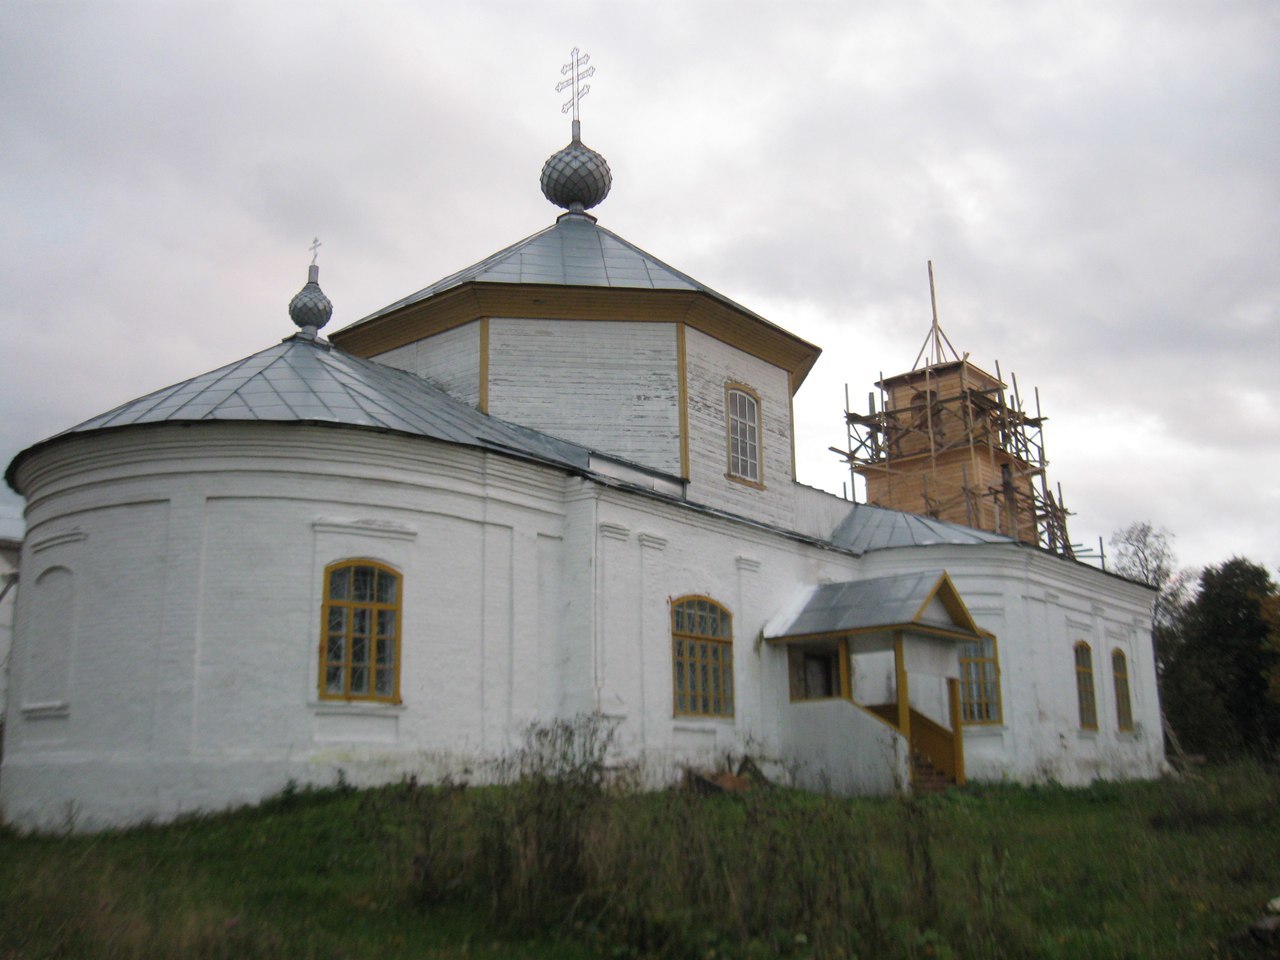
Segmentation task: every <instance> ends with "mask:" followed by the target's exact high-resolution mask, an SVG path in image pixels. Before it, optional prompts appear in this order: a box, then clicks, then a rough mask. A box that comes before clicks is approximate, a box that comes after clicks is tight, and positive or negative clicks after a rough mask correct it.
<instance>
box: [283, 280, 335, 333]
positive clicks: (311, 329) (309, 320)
mask: <svg viewBox="0 0 1280 960" xmlns="http://www.w3.org/2000/svg"><path fill="white" fill-rule="evenodd" d="M289 316H290V318H291V319H292V320H293V322H294V323H296V324H297V325H298V326H299V327H301V328H302V332H303V333H304V334H308V333H309V334H310V335H311V336H313V337H314V336H315V335H316V331H317V330H319V329H320V328H321V327H323V326H324V325H325V324H326V323H328V322H329V318H330V317H331V316H333V304H332V303H331V302H330V300H329V298H328V297H326V296H325V295H324V291H323V290H321V289H320V268H319V267H318V266H316V265H315V264H314V263H313V264H311V266H310V267H308V268H307V285H306V286H305V287H303V288H302V289H301V290H299V291H298V292H297V294H295V295H294V298H293V299H292V300H290V301H289Z"/></svg>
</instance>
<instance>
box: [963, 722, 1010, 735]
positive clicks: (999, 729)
mask: <svg viewBox="0 0 1280 960" xmlns="http://www.w3.org/2000/svg"><path fill="white" fill-rule="evenodd" d="M960 729H961V731H962V732H963V733H964V735H965V736H966V737H1002V736H1004V734H1005V732H1006V731H1007V730H1008V729H1009V728H1008V727H1006V726H1005V725H1004V724H1003V723H962V724H960Z"/></svg>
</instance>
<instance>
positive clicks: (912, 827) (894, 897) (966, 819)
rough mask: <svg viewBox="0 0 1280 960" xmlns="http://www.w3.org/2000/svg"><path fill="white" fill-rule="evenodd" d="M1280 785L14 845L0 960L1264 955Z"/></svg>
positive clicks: (438, 802) (636, 797)
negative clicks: (1258, 926)
mask: <svg viewBox="0 0 1280 960" xmlns="http://www.w3.org/2000/svg"><path fill="white" fill-rule="evenodd" d="M1277 895H1280V771H1277V769H1276V768H1275V767H1274V766H1272V767H1266V766H1263V765H1259V764H1239V765H1234V766H1230V767H1221V768H1216V769H1210V770H1207V771H1204V772H1203V773H1202V774H1201V775H1199V776H1197V777H1195V778H1189V779H1185V780H1165V781H1160V782H1153V783H1135V784H1112V783H1099V784H1095V785H1094V786H1092V787H1090V788H1087V789H1083V790H1067V789H1062V788H1056V787H1049V788H1015V787H970V788H968V789H965V790H961V791H953V792H952V793H950V794H949V795H947V796H945V797H939V798H932V799H928V800H921V801H916V802H902V801H898V800H854V801H848V800H835V799H828V798H823V797H817V796H813V795H808V794H802V793H798V792H793V791H787V790H782V789H778V788H759V789H757V790H755V791H753V792H751V793H749V794H745V795H732V796H710V797H708V796H700V795H696V794H692V793H688V792H683V791H670V792H664V793H647V794H641V793H631V792H620V791H615V790H610V789H607V788H605V787H604V786H602V785H600V784H599V783H598V782H595V781H581V780H574V779H573V778H569V779H567V780H564V779H551V778H546V777H537V776H535V777H532V778H526V779H524V780H522V781H521V782H519V783H517V784H515V785H514V786H508V787H492V788H465V787H459V786H448V787H433V788H426V787H419V786H415V785H411V784H403V785H399V786H396V787H388V788H384V789H381V790H374V791H364V792H359V791H354V790H349V789H336V788H335V789H333V790H326V791H287V792H286V793H285V794H283V795H281V796H279V797H276V798H274V799H272V800H271V801H268V802H267V803H264V804H263V805H261V806H260V807H257V808H254V809H249V810H242V811H238V812H233V813H228V814H222V815H217V816H208V817H201V818H197V819H191V820H188V821H184V822H181V823H178V824H174V825H170V826H166V827H153V828H144V829H137V830H130V831H124V832H118V833H110V834H101V835H97V836H89V837H79V836H75V837H59V838H49V837H27V836H19V835H17V834H16V833H14V832H12V831H5V832H0V960H18V958H23V960H26V958H43V957H89V958H107V957H110V958H117V957H118V958H126V957H174V958H179V957H181V958H188V957H190V958H214V957H227V958H232V957H235V958H240V957H248V958H253V957H308V958H364V957H369V958H373V957H377V958H410V957H412V958H432V957H434V958H453V957H494V958H497V957H532V958H536V957H548V958H550V957H556V958H566V960H573V958H576V957H597V956H603V957H650V956H651V957H689V958H694V957H697V958H712V957H716V958H721V957H724V958H733V957H744V958H754V957H773V956H784V957H890V958H892V957H937V958H946V957H1026V958H1031V957H1037V958H1039V957H1044V958H1068V957H1070V958H1073V960H1075V958H1093V957H1097V958H1122V957H1124V958H1128V957H1159V958H1188V960H1190V958H1197V960H1198V958H1204V957H1215V956H1218V957H1240V958H1246V957H1266V956H1275V955H1276V954H1275V952H1274V950H1272V951H1270V952H1269V951H1267V950H1265V949H1263V948H1261V947H1255V946H1250V945H1248V944H1247V943H1243V942H1240V941H1238V940H1237V939H1235V938H1234V935H1236V934H1237V933H1238V932H1239V931H1241V930H1242V929H1243V928H1244V927H1246V926H1247V925H1248V924H1249V923H1250V922H1251V921H1253V920H1255V919H1257V918H1258V917H1259V916H1260V915H1261V913H1262V911H1263V909H1264V906H1265V904H1266V903H1267V901H1268V900H1270V899H1271V898H1273V897H1276V896H1277Z"/></svg>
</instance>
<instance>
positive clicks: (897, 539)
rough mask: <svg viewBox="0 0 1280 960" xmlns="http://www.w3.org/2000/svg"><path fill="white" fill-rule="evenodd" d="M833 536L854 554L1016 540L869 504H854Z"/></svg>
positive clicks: (832, 540) (1012, 541)
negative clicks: (891, 548)
mask: <svg viewBox="0 0 1280 960" xmlns="http://www.w3.org/2000/svg"><path fill="white" fill-rule="evenodd" d="M830 539H831V542H832V543H834V544H835V545H836V546H838V547H844V548H845V549H846V550H852V551H853V552H854V553H867V552H868V551H870V550H885V549H888V548H890V547H927V546H935V545H938V544H972V543H1015V542H1016V541H1014V540H1013V539H1012V538H1010V537H1006V536H1003V535H1002V534H999V533H991V532H989V531H987V530H974V529H973V528H971V527H962V526H960V525H959V524H956V523H947V522H946V521H945V520H935V519H934V518H932V517H922V516H919V515H917V514H914V513H902V512H901V511H898V510H887V509H885V508H884V507H874V506H872V505H870V504H867V503H858V504H854V506H853V509H852V510H850V511H849V514H848V516H846V517H845V518H844V520H843V521H842V522H841V524H840V526H838V527H836V528H835V530H833V531H832V533H831V537H830Z"/></svg>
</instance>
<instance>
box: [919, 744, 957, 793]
mask: <svg viewBox="0 0 1280 960" xmlns="http://www.w3.org/2000/svg"><path fill="white" fill-rule="evenodd" d="M955 785H956V779H955V777H952V776H948V775H947V774H946V773H945V772H944V771H942V770H939V769H938V768H937V767H935V766H934V765H933V763H932V762H931V761H930V760H929V758H928V757H927V756H925V755H924V754H923V753H920V752H919V751H918V750H913V751H912V752H911V792H912V793H913V794H915V795H916V796H917V797H925V796H935V795H937V794H939V793H946V792H947V791H948V790H949V789H950V788H952V787H954V786H955Z"/></svg>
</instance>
